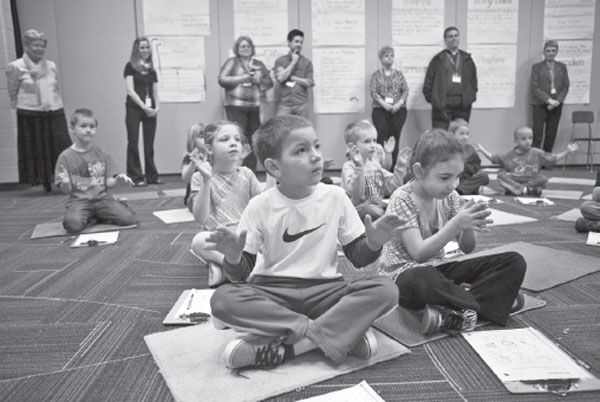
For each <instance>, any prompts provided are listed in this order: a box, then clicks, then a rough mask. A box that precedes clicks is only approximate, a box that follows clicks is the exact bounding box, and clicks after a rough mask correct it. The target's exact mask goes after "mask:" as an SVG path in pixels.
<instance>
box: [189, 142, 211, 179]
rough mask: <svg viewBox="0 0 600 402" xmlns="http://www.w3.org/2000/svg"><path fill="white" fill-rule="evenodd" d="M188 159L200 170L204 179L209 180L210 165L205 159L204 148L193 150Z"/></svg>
mask: <svg viewBox="0 0 600 402" xmlns="http://www.w3.org/2000/svg"><path fill="white" fill-rule="evenodd" d="M189 155H190V161H191V162H192V163H193V164H194V166H195V167H196V170H197V171H198V172H200V174H201V175H202V178H203V179H204V180H210V179H211V178H212V166H211V165H210V163H208V161H207V160H206V150H205V149H204V148H202V149H198V148H194V150H193V151H192V152H191V153H190V154H189Z"/></svg>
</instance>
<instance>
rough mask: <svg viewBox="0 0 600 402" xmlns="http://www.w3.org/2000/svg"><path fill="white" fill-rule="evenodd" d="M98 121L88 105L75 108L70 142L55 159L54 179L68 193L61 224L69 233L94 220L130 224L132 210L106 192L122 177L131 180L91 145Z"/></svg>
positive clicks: (90, 223)
mask: <svg viewBox="0 0 600 402" xmlns="http://www.w3.org/2000/svg"><path fill="white" fill-rule="evenodd" d="M97 125H98V122H97V120H96V118H95V117H94V113H93V112H92V111H91V110H88V109H77V110H76V111H75V113H73V116H72V117H71V122H70V131H71V138H72V140H73V145H71V146H70V147H69V148H67V149H65V150H64V151H63V152H62V153H61V154H60V156H59V157H58V160H57V161H56V171H55V178H56V179H55V182H56V185H57V186H59V188H60V190H61V191H62V192H63V193H65V194H70V197H69V200H68V201H67V212H66V214H65V217H64V219H63V226H64V228H65V229H66V230H67V232H69V233H79V232H81V231H82V230H83V229H85V228H86V227H88V226H91V225H92V224H94V223H95V222H110V223H114V224H116V225H121V226H126V225H133V224H134V223H135V222H136V217H135V212H133V211H132V210H130V209H129V208H128V207H127V206H125V205H124V203H122V202H119V201H117V200H115V199H114V198H113V196H112V195H110V194H108V193H107V192H106V189H107V188H108V187H112V186H114V185H115V184H116V182H117V180H122V181H124V182H125V183H127V184H129V185H130V186H131V185H133V181H132V180H131V179H130V178H129V177H128V176H127V175H126V174H125V173H118V172H117V166H116V165H115V162H114V160H113V158H112V157H111V156H110V155H109V154H108V153H106V152H105V151H103V150H102V149H100V148H99V147H98V146H97V145H94V137H95V135H96V127H97Z"/></svg>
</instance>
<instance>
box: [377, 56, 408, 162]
mask: <svg viewBox="0 0 600 402" xmlns="http://www.w3.org/2000/svg"><path fill="white" fill-rule="evenodd" d="M379 61H380V62H381V69H379V70H377V71H375V72H374V73H373V74H372V75H371V85H370V87H371V97H372V98H373V114H372V119H373V125H374V126H375V128H376V129H377V142H378V143H380V144H381V145H384V143H385V142H386V141H388V139H389V138H390V137H393V138H394V140H395V146H394V150H393V152H392V166H396V159H397V157H398V145H399V143H400V133H401V132H402V127H403V126H404V122H405V121H406V113H407V112H406V98H407V97H408V84H407V83H406V79H405V78H404V74H402V72H401V71H400V70H397V69H395V68H394V67H393V66H394V49H392V48H391V47H390V46H384V47H382V48H381V49H380V50H379Z"/></svg>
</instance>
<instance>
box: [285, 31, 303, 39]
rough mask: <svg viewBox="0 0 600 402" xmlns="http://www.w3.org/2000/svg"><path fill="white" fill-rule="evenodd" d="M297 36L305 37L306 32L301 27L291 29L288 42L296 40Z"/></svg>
mask: <svg viewBox="0 0 600 402" xmlns="http://www.w3.org/2000/svg"><path fill="white" fill-rule="evenodd" d="M296 36H301V37H302V38H304V32H302V31H301V30H299V29H292V30H291V31H290V32H289V33H288V36H287V40H288V42H291V41H292V40H294V38H295V37H296Z"/></svg>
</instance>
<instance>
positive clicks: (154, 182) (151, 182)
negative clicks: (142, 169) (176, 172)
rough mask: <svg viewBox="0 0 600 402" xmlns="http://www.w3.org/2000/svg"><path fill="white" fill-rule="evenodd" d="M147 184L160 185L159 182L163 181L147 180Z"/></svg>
mask: <svg viewBox="0 0 600 402" xmlns="http://www.w3.org/2000/svg"><path fill="white" fill-rule="evenodd" d="M148 184H157V185H161V184H165V182H164V181H160V180H156V181H149V182H148Z"/></svg>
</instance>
